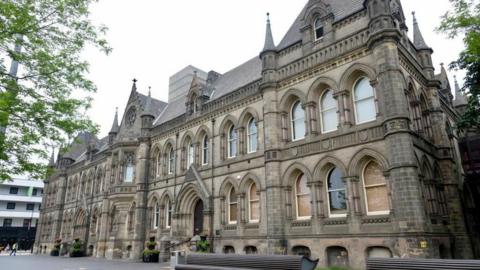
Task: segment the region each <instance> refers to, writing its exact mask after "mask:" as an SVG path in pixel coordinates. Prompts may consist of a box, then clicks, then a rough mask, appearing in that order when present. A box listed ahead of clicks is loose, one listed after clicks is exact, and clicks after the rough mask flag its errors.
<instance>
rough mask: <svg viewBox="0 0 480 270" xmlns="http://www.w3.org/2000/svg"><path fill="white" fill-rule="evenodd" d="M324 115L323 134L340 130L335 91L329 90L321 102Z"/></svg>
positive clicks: (321, 110)
mask: <svg viewBox="0 0 480 270" xmlns="http://www.w3.org/2000/svg"><path fill="white" fill-rule="evenodd" d="M320 104H321V107H320V113H321V115H322V118H321V119H322V122H321V123H322V132H323V133H327V132H332V131H335V130H337V128H338V116H337V101H336V100H335V99H334V98H333V91H332V90H327V91H325V93H324V94H323V96H322V98H321V100H320Z"/></svg>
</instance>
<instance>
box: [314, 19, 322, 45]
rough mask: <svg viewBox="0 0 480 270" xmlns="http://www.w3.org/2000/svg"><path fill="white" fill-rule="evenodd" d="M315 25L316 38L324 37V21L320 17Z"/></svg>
mask: <svg viewBox="0 0 480 270" xmlns="http://www.w3.org/2000/svg"><path fill="white" fill-rule="evenodd" d="M314 26H315V40H319V39H321V38H323V34H324V31H323V24H322V21H321V20H320V18H318V19H316V20H315V25H314Z"/></svg>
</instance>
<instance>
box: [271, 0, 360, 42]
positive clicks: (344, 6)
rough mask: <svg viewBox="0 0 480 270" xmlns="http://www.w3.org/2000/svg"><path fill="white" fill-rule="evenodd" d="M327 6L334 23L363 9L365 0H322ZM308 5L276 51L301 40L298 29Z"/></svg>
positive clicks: (300, 26) (301, 24)
mask: <svg viewBox="0 0 480 270" xmlns="http://www.w3.org/2000/svg"><path fill="white" fill-rule="evenodd" d="M323 2H324V3H325V4H329V5H330V8H331V10H332V13H333V16H334V22H338V21H340V20H342V19H344V18H346V17H348V16H350V15H352V14H354V13H356V12H358V11H360V10H362V9H363V8H364V6H363V2H365V0H323ZM308 6H309V5H308V4H307V5H305V7H304V8H303V9H302V11H301V12H300V14H299V15H298V17H297V19H296V20H295V22H294V23H293V24H292V26H291V27H290V29H289V30H288V31H287V34H286V35H285V36H284V37H283V39H282V41H280V43H279V44H278V46H277V50H283V49H285V48H287V47H290V46H291V45H293V44H295V43H297V42H299V41H301V40H302V34H301V32H300V28H302V26H303V17H304V16H305V12H306V10H307V7H308Z"/></svg>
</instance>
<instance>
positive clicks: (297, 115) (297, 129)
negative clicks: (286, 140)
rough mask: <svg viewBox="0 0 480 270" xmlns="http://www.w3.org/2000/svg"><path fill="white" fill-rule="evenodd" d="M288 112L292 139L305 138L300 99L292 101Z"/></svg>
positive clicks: (303, 116)
mask: <svg viewBox="0 0 480 270" xmlns="http://www.w3.org/2000/svg"><path fill="white" fill-rule="evenodd" d="M290 114H291V119H292V120H291V121H292V140H293V141H298V140H301V139H303V138H305V130H306V129H305V110H304V109H303V108H302V103H300V101H296V102H295V103H293V106H292V110H291V113H290Z"/></svg>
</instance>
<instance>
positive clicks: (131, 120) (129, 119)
mask: <svg viewBox="0 0 480 270" xmlns="http://www.w3.org/2000/svg"><path fill="white" fill-rule="evenodd" d="M136 118H137V115H136V112H135V107H132V108H130V110H128V113H127V118H126V122H127V127H132V126H133V124H134V123H135V119H136Z"/></svg>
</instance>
